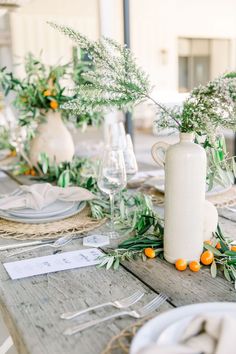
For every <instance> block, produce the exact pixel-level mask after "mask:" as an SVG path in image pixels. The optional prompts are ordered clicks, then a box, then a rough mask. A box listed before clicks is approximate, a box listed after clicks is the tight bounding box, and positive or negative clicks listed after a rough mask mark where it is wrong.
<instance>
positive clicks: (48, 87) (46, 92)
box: [0, 53, 101, 174]
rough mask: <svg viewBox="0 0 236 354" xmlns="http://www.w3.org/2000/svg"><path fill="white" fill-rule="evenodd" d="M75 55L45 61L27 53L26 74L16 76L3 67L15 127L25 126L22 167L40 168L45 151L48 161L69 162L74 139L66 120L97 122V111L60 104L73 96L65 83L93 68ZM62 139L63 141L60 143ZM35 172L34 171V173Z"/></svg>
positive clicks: (3, 84)
mask: <svg viewBox="0 0 236 354" xmlns="http://www.w3.org/2000/svg"><path fill="white" fill-rule="evenodd" d="M76 55H77V56H75V55H74V58H73V62H72V63H67V64H64V65H60V64H57V65H54V66H49V65H45V64H44V63H43V62H42V61H41V60H40V59H38V58H36V57H34V56H33V55H32V54H30V53H29V54H27V55H26V57H25V62H24V70H25V76H24V77H23V78H19V77H16V76H15V75H14V74H13V73H12V72H7V71H6V68H2V69H1V72H0V84H1V87H2V90H3V91H4V94H5V96H8V94H9V93H13V97H14V98H13V100H12V104H13V106H14V107H15V109H16V111H17V114H18V117H17V121H16V126H17V128H19V129H20V127H25V128H26V129H27V137H26V139H25V141H24V146H23V150H24V152H25V153H24V152H23V151H22V154H21V155H22V156H23V160H24V162H25V163H26V164H25V166H24V168H23V169H25V170H27V169H29V170H32V167H35V168H36V171H34V172H38V173H39V172H40V171H39V169H38V162H39V159H40V155H41V153H44V154H46V155H47V157H48V158H49V160H50V162H51V163H54V162H55V163H56V164H59V163H61V162H64V161H67V162H72V160H73V157H74V151H75V148H74V142H73V139H72V136H71V133H70V132H69V130H68V129H67V127H66V125H65V123H66V122H67V121H70V122H72V123H73V124H74V125H76V126H77V127H81V126H82V127H84V126H85V125H86V124H99V123H100V121H101V116H100V115H99V114H96V113H94V114H93V113H91V114H89V113H87V114H81V115H73V114H71V112H69V111H68V110H65V109H63V110H62V109H61V106H62V105H63V104H64V103H66V102H69V101H70V100H71V99H74V98H75V97H76V94H75V93H74V92H73V91H72V90H71V89H69V88H68V87H70V86H72V87H73V86H74V85H75V84H78V82H79V80H80V78H81V75H82V73H83V72H85V71H86V70H88V68H90V70H92V68H91V64H90V62H89V61H86V60H84V59H83V55H82V53H81V54H80V58H78V53H76ZM62 142H63V144H62ZM34 174H35V173H34Z"/></svg>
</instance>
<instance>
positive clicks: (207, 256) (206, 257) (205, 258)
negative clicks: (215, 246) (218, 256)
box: [201, 251, 214, 265]
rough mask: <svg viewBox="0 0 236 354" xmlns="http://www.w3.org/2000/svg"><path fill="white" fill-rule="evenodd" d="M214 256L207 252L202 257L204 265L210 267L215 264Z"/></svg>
mask: <svg viewBox="0 0 236 354" xmlns="http://www.w3.org/2000/svg"><path fill="white" fill-rule="evenodd" d="M213 259H214V255H213V253H212V252H211V251H205V252H203V253H202V255H201V262H202V264H204V265H209V264H211V263H212V262H213Z"/></svg>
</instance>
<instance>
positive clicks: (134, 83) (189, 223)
mask: <svg viewBox="0 0 236 354" xmlns="http://www.w3.org/2000/svg"><path fill="white" fill-rule="evenodd" d="M51 25H52V26H53V27H54V28H56V29H58V30H59V31H61V32H62V33H64V34H65V35H67V36H68V37H70V38H71V39H72V40H74V41H75V42H76V43H77V44H78V46H79V47H80V48H82V49H83V50H84V51H86V52H87V53H88V55H89V56H90V58H91V60H92V62H93V63H94V70H93V71H92V72H90V71H88V72H86V73H85V74H84V76H85V77H86V78H88V79H89V81H90V84H89V85H87V84H85V85H80V86H79V87H77V93H78V94H79V99H77V98H76V99H74V100H71V101H70V102H68V103H65V104H64V105H63V107H64V108H66V109H69V110H72V111H75V112H77V113H81V112H83V113H84V112H87V111H89V110H92V109H93V110H94V111H98V112H100V111H101V110H103V109H104V107H106V108H112V107H116V108H118V109H131V108H132V107H133V106H134V105H136V104H138V103H140V102H141V101H143V100H148V101H151V102H152V103H153V104H154V106H155V107H156V108H157V109H158V112H159V115H158V118H157V124H158V126H159V127H160V128H166V127H171V128H175V129H177V130H178V131H179V132H180V143H178V144H176V145H174V146H172V147H170V148H169V149H168V151H167V154H166V166H165V167H166V188H165V191H166V200H165V231H164V250H165V251H164V256H165V258H166V259H167V260H169V261H170V262H172V263H175V262H176V261H177V260H178V258H184V259H185V260H186V261H187V262H188V263H189V262H190V261H191V260H196V261H199V260H200V256H201V251H202V245H203V227H204V205H205V203H204V200H205V183H206V152H205V150H204V149H203V148H202V147H201V144H199V143H198V139H199V138H200V137H203V143H202V144H203V147H211V149H214V151H215V152H214V153H215V154H218V156H219V147H220V148H221V151H223V149H222V146H220V145H219V141H218V140H217V138H216V133H217V129H218V128H230V129H235V127H236V119H235V117H236V115H235V110H236V105H235V99H236V96H235V92H236V86H235V85H236V74H235V73H229V74H227V75H223V76H221V77H220V78H217V79H216V80H213V81H212V82H209V83H208V84H207V85H206V86H200V87H198V88H196V89H194V90H193V91H192V92H191V93H190V96H189V97H188V98H187V99H186V100H185V102H184V104H183V107H182V108H181V109H176V108H175V109H168V108H166V107H165V106H163V105H162V104H160V103H159V102H157V101H156V100H154V99H153V98H152V96H151V85H150V82H149V79H148V76H147V75H146V74H145V73H144V72H143V70H142V69H141V68H139V67H138V66H137V64H136V62H135V59H134V57H133V55H132V53H131V51H130V50H129V49H127V48H126V47H125V46H121V45H119V44H117V43H116V42H114V41H113V40H111V39H109V38H102V39H101V40H99V41H97V42H93V41H90V40H89V39H87V38H86V37H85V36H83V35H81V34H80V33H78V32H76V31H74V30H73V29H71V28H69V27H64V26H59V25H56V24H51ZM154 149H155V148H153V154H154V156H156V159H157V155H156V154H155V151H154ZM231 161H232V166H229V165H228V164H227V166H226V161H225V159H224V164H223V163H222V159H221V160H220V161H219V163H218V166H217V168H218V169H219V168H221V169H222V170H223V171H224V172H225V173H227V174H230V173H231V174H232V175H233V173H234V172H235V162H234V160H233V159H231ZM214 163H215V164H217V161H216V160H215V159H214ZM230 167H232V169H231V170H230ZM229 171H230V172H229ZM168 176H169V178H168ZM213 177H214V176H212V175H210V176H208V180H209V179H210V178H213ZM231 178H232V177H231ZM211 185H212V181H210V182H209V186H211ZM181 199H183V201H182V202H181ZM168 210H169V212H168ZM193 233H194V234H193ZM190 235H191V236H190ZM173 238H177V239H178V244H179V247H178V248H173V247H171V245H172V243H173ZM168 245H169V246H168Z"/></svg>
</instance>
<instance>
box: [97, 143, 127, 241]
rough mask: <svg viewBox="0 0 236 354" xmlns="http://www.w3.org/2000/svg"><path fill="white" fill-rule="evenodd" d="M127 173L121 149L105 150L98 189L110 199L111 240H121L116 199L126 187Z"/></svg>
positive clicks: (111, 148)
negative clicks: (115, 226) (116, 221)
mask: <svg viewBox="0 0 236 354" xmlns="http://www.w3.org/2000/svg"><path fill="white" fill-rule="evenodd" d="M126 183H127V180H126V171H125V163H124V157H123V152H122V150H120V149H119V148H115V147H110V148H107V149H105V151H104V154H103V158H102V160H101V163H100V167H99V173H98V187H99V189H100V190H101V191H102V192H104V193H106V194H108V195H109V198H110V211H111V231H110V232H109V236H110V238H113V239H115V238H119V237H120V236H119V234H118V232H116V231H115V228H114V198H115V194H117V193H119V192H120V191H121V190H122V189H123V188H124V187H125V186H126Z"/></svg>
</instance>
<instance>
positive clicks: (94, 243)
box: [83, 235, 110, 247]
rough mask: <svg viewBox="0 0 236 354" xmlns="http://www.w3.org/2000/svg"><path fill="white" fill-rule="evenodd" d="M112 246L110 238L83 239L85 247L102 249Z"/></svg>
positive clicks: (90, 237)
mask: <svg viewBox="0 0 236 354" xmlns="http://www.w3.org/2000/svg"><path fill="white" fill-rule="evenodd" d="M109 244H110V238H109V236H105V235H90V236H86V237H84V238H83V246H89V247H102V246H107V245H109Z"/></svg>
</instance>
